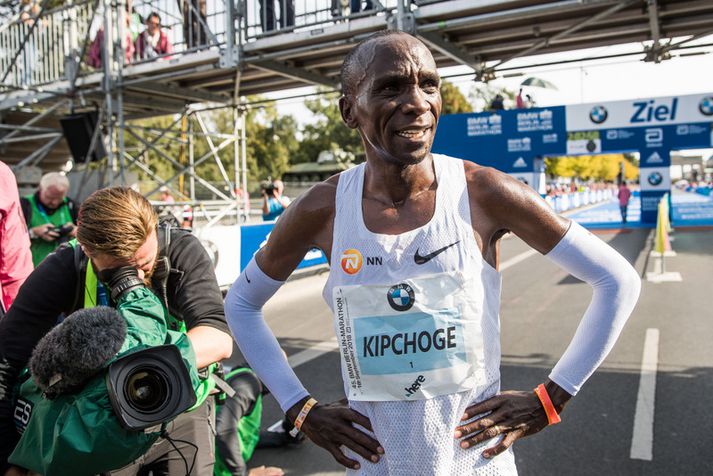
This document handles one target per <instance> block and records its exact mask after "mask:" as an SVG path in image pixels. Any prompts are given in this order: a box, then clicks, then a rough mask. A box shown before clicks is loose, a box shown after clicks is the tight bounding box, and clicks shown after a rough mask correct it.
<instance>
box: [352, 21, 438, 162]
mask: <svg viewBox="0 0 713 476" xmlns="http://www.w3.org/2000/svg"><path fill="white" fill-rule="evenodd" d="M362 62H363V64H364V65H365V66H366V75H365V78H364V79H363V80H362V81H361V82H360V83H359V84H358V85H357V92H356V97H355V98H354V99H353V113H354V119H355V121H356V123H357V124H358V125H357V127H358V128H359V130H360V132H361V134H362V137H363V139H364V142H365V146H366V149H367V154H369V152H371V154H375V155H376V156H378V157H380V158H382V159H383V160H386V161H387V162H392V163H399V164H403V165H411V164H416V163H419V162H420V161H422V160H423V159H424V158H426V157H427V156H428V154H429V153H430V151H431V146H432V145H433V138H434V135H435V133H436V125H437V124H438V118H439V116H440V113H441V93H440V89H439V87H440V78H439V76H438V70H437V69H436V63H435V61H434V60H433V56H431V53H430V52H429V51H428V50H427V49H426V47H425V46H424V45H423V44H422V43H421V42H420V41H418V40H416V39H415V38H413V37H410V36H407V35H398V36H391V37H387V38H384V39H383V40H376V44H375V47H374V49H373V50H372V51H368V50H366V51H365V52H364V53H363V54H362ZM371 154H369V155H371Z"/></svg>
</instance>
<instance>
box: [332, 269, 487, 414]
mask: <svg viewBox="0 0 713 476" xmlns="http://www.w3.org/2000/svg"><path fill="white" fill-rule="evenodd" d="M463 284H464V283H463V282H462V280H461V279H459V277H457V276H455V277H454V276H449V275H444V274H441V275H436V276H429V277H423V278H415V279H410V280H407V281H405V282H402V283H399V284H395V285H391V286H389V285H385V286H383V285H350V286H337V287H335V288H334V294H333V299H334V311H335V327H336V332H337V338H338V341H339V346H340V353H341V357H342V362H341V363H342V376H343V378H344V381H345V382H346V383H347V384H348V396H349V398H350V399H352V400H369V401H385V400H413V399H426V398H433V397H435V396H438V395H444V394H449V393H455V392H459V391H463V390H469V389H471V388H473V387H474V386H475V385H476V384H477V377H476V376H477V375H478V372H477V370H478V369H479V368H480V369H482V359H481V356H482V338H481V337H480V336H481V334H480V333H481V330H480V320H479V317H480V315H479V314H480V313H478V312H474V311H475V310H474V309H470V308H469V306H468V304H469V300H468V299H461V298H462V297H463V296H464V293H465V289H466V288H465V287H464V286H463ZM384 296H385V297H386V299H384ZM464 311H465V312H464Z"/></svg>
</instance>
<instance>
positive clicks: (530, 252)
mask: <svg viewBox="0 0 713 476" xmlns="http://www.w3.org/2000/svg"><path fill="white" fill-rule="evenodd" d="M536 254H537V250H527V251H525V252H524V253H520V254H519V255H516V256H513V257H512V258H510V259H509V260H507V261H503V262H502V263H500V267H499V269H498V271H500V272H501V273H502V272H503V271H505V270H506V269H508V268H509V267H510V266H515V265H516V264H518V263H519V262H521V261H525V260H526V259H527V258H529V257H530V256H532V255H536Z"/></svg>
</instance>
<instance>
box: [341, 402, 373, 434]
mask: <svg viewBox="0 0 713 476" xmlns="http://www.w3.org/2000/svg"><path fill="white" fill-rule="evenodd" d="M344 411H345V412H346V413H345V415H344V417H345V418H346V419H347V420H350V421H352V422H354V423H356V424H357V425H359V426H362V427H364V428H366V429H367V430H369V431H374V430H373V429H372V428H371V421H369V419H368V418H367V417H365V416H364V415H362V414H361V413H359V412H358V411H356V410H352V409H351V408H346V409H345V410H344Z"/></svg>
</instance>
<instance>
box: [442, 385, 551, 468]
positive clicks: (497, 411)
mask: <svg viewBox="0 0 713 476" xmlns="http://www.w3.org/2000/svg"><path fill="white" fill-rule="evenodd" d="M476 415H480V416H479V417H478V418H476V419H475V420H473V421H471V422H468V423H465V422H466V420H470V419H471V418H473V417H475V416H476ZM547 425H548V420H547V414H545V410H544V408H543V407H542V403H540V399H539V398H538V397H537V395H535V393H534V392H520V391H508V392H502V393H500V394H498V395H496V396H494V397H491V398H489V399H488V400H485V401H483V402H480V403H476V404H475V405H471V406H469V407H468V408H466V410H465V414H464V415H463V418H462V419H461V424H460V425H458V426H457V427H456V429H455V437H456V438H462V441H461V447H462V448H472V447H474V446H475V445H477V444H479V443H482V442H483V441H486V440H489V439H491V438H496V437H498V436H501V435H504V437H503V439H502V440H501V441H500V443H498V444H497V445H495V446H493V447H492V448H488V449H487V450H485V451H483V456H484V457H486V458H492V457H494V456H497V455H499V454H500V453H502V452H503V451H505V450H506V449H508V448H509V447H510V446H512V444H513V443H514V442H515V441H516V440H518V439H519V438H522V437H524V436H529V435H533V434H535V433H537V432H539V431H541V430H542V429H543V428H545V427H546V426H547Z"/></svg>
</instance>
